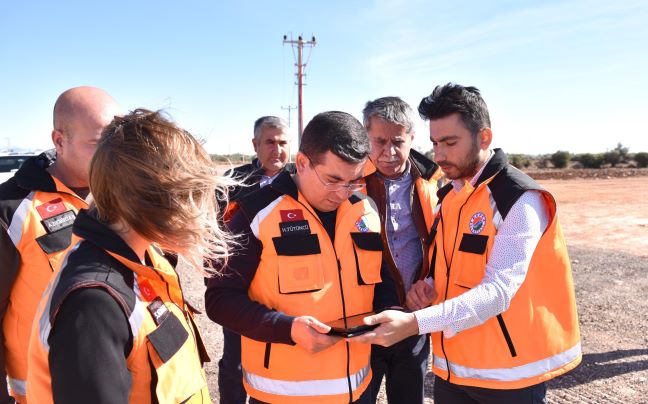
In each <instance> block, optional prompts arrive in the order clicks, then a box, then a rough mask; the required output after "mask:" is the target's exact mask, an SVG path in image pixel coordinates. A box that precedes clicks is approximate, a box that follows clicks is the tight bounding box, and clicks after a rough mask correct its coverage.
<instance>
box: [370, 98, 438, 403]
mask: <svg viewBox="0 0 648 404" xmlns="http://www.w3.org/2000/svg"><path fill="white" fill-rule="evenodd" d="M362 114H363V117H364V125H365V127H366V128H367V133H368V135H369V140H370V141H371V154H370V156H369V158H370V160H371V163H372V164H373V166H375V169H376V171H375V172H373V173H372V174H370V175H368V176H367V177H365V181H366V183H367V195H369V196H370V197H371V198H372V199H373V200H374V201H375V202H376V205H377V207H378V213H379V214H380V223H381V226H382V229H381V238H382V243H383V248H384V251H383V259H384V260H385V265H386V266H387V267H388V268H389V269H390V271H391V274H392V276H393V278H394V281H395V284H396V289H397V292H398V295H399V298H400V303H401V305H402V306H405V296H406V295H407V292H408V291H409V290H410V288H411V287H412V285H413V284H414V283H415V282H416V281H417V280H419V279H423V278H425V277H426V276H427V275H428V273H429V271H430V257H428V250H429V246H430V242H431V240H430V237H429V236H430V228H431V226H432V221H433V218H434V213H433V212H432V210H433V209H434V205H436V201H437V198H436V192H437V189H438V185H437V184H438V183H437V176H438V175H439V173H441V170H440V169H439V166H437V165H436V164H435V163H434V162H432V161H431V160H429V159H428V158H427V157H425V156H424V155H422V154H421V153H419V152H417V151H416V150H413V149H412V141H413V139H414V119H413V111H412V108H411V107H410V106H409V105H408V104H407V103H406V102H405V101H403V100H402V99H400V98H398V97H382V98H378V99H376V100H373V101H369V102H367V104H366V106H365V108H364V110H363V111H362ZM365 171H367V170H365ZM429 356H430V339H429V338H428V336H427V334H424V335H415V336H412V337H410V338H407V339H405V340H403V341H401V342H399V343H398V344H395V345H393V346H391V347H382V346H379V345H373V346H372V347H371V369H372V371H373V379H372V381H371V385H372V389H371V390H372V393H373V400H374V402H375V401H376V398H377V396H378V391H379V389H380V384H381V382H382V379H383V376H385V378H386V382H385V390H386V392H387V400H388V401H389V402H390V403H412V404H414V403H423V395H424V388H423V385H424V381H425V376H426V375H427V372H428V357H429Z"/></svg>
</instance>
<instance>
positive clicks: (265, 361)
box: [263, 342, 272, 369]
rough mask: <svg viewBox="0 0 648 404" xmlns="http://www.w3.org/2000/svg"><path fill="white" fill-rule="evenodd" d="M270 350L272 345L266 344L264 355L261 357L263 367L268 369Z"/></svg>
mask: <svg viewBox="0 0 648 404" xmlns="http://www.w3.org/2000/svg"><path fill="white" fill-rule="evenodd" d="M271 348H272V343H270V342H266V347H265V354H264V355H263V367H264V368H266V369H270V349H271Z"/></svg>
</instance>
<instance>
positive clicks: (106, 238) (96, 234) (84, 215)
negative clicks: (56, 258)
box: [72, 209, 141, 264]
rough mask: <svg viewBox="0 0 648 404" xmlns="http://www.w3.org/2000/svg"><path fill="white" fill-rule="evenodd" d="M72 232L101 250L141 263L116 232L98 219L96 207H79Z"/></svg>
mask: <svg viewBox="0 0 648 404" xmlns="http://www.w3.org/2000/svg"><path fill="white" fill-rule="evenodd" d="M72 232H73V233H74V234H76V235H77V236H79V237H82V238H83V239H84V240H87V241H89V242H91V243H93V244H95V245H96V246H97V247H99V248H101V249H102V250H106V251H110V252H112V253H115V254H117V255H120V256H122V257H124V258H126V259H128V260H130V261H133V262H135V263H138V264H141V262H140V259H139V258H138V257H137V254H135V252H134V251H133V250H132V249H131V248H130V247H129V246H128V244H126V242H125V241H124V239H122V238H121V237H120V236H119V235H118V234H117V233H115V232H114V231H113V230H111V229H110V228H109V227H108V226H107V225H106V224H105V223H102V222H100V221H99V218H98V217H97V211H96V209H91V210H87V209H81V210H80V211H79V213H78V215H77V218H76V220H75V221H74V225H73V226H72Z"/></svg>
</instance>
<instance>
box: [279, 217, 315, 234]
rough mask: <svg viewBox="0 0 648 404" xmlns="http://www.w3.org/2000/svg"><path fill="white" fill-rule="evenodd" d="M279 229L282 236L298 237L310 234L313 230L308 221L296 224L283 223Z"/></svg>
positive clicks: (297, 221)
mask: <svg viewBox="0 0 648 404" xmlns="http://www.w3.org/2000/svg"><path fill="white" fill-rule="evenodd" d="M279 229H280V230H281V235H282V236H287V235H297V234H310V232H311V229H310V226H309V224H308V221H307V220H296V221H294V222H281V223H279Z"/></svg>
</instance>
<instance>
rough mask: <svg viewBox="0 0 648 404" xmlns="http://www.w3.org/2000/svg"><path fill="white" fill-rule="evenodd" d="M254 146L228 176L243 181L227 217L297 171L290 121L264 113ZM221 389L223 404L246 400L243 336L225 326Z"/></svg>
mask: <svg viewBox="0 0 648 404" xmlns="http://www.w3.org/2000/svg"><path fill="white" fill-rule="evenodd" d="M252 145H253V146H254V151H255V152H256V154H257V157H256V158H255V159H254V160H253V161H252V162H251V163H249V164H244V165H242V166H239V167H235V168H233V169H232V170H230V171H228V172H227V173H226V175H229V174H232V176H233V177H234V178H237V179H240V180H242V184H241V185H239V186H236V187H235V188H233V189H231V190H230V192H229V201H228V203H229V205H228V207H227V209H226V210H225V211H226V215H225V219H226V220H227V219H228V218H229V217H231V215H232V214H233V212H234V211H235V206H236V202H237V201H238V200H239V199H241V198H242V197H244V196H245V195H248V194H250V193H252V192H254V191H256V190H257V189H259V188H262V187H264V186H266V185H268V184H270V183H271V182H272V181H273V180H274V179H275V178H276V177H277V176H278V175H279V173H281V172H282V171H288V172H289V173H291V174H294V172H295V166H294V164H293V163H288V159H289V158H290V133H289V132H288V125H287V124H286V122H285V121H284V120H283V119H281V118H278V117H276V116H262V117H261V118H259V119H257V120H256V122H254V137H253V138H252ZM218 390H219V392H220V402H221V403H222V404H230V403H231V404H242V403H245V400H246V394H245V389H244V388H243V382H242V374H241V337H240V335H238V334H236V333H234V332H232V331H230V330H229V329H227V328H223V356H222V357H221V359H220V361H218Z"/></svg>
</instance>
